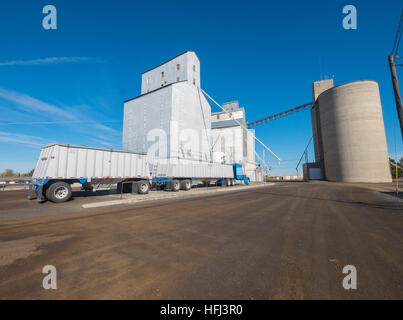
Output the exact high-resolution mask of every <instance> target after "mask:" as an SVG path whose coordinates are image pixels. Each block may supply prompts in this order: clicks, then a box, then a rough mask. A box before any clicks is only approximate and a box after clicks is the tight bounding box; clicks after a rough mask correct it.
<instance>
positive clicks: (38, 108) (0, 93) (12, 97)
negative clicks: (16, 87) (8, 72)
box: [0, 87, 75, 119]
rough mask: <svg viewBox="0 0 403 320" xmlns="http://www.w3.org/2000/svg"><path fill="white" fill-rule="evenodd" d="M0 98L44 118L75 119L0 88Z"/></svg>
mask: <svg viewBox="0 0 403 320" xmlns="http://www.w3.org/2000/svg"><path fill="white" fill-rule="evenodd" d="M0 98H3V99H6V100H8V101H11V102H13V103H15V104H17V105H19V106H22V107H23V109H25V111H33V112H38V113H42V114H44V115H45V116H49V115H54V116H58V117H61V118H63V119H66V118H67V119H75V116H74V115H73V114H71V113H69V112H66V111H64V110H63V109H61V108H59V107H57V106H55V105H52V104H49V103H46V102H43V101H40V100H38V99H35V98H33V97H31V96H29V95H27V94H24V93H19V92H15V91H11V90H7V89H4V88H1V87H0Z"/></svg>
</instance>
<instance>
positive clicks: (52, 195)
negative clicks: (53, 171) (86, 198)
mask: <svg viewBox="0 0 403 320" xmlns="http://www.w3.org/2000/svg"><path fill="white" fill-rule="evenodd" d="M71 194H72V190H71V186H70V185H69V184H68V183H67V182H63V181H60V182H55V183H52V184H51V185H50V186H49V187H48V188H47V189H46V192H45V195H46V198H47V199H48V200H50V201H52V202H56V203H60V202H65V201H67V200H69V199H70V198H71Z"/></svg>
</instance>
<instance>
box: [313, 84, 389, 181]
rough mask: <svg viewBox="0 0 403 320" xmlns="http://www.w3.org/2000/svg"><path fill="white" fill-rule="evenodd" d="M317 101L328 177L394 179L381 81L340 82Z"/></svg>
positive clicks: (330, 179)
mask: <svg viewBox="0 0 403 320" xmlns="http://www.w3.org/2000/svg"><path fill="white" fill-rule="evenodd" d="M318 103H319V117H320V127H321V135H322V144H323V145H322V147H323V153H324V167H325V174H326V179H327V180H329V181H341V182H391V181H392V178H391V173H390V167H389V156H388V150H387V146H386V137H385V128H384V124H383V116H382V105H381V99H380V96H379V87H378V83H377V82H376V81H357V82H351V83H347V84H344V85H341V86H337V87H334V88H331V89H329V90H327V91H325V92H323V93H322V94H321V95H320V96H319V97H318Z"/></svg>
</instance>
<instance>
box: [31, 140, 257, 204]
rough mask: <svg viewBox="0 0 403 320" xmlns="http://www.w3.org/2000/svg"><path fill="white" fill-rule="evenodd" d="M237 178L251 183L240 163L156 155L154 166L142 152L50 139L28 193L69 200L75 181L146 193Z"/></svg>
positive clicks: (85, 185)
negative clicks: (168, 157) (211, 161)
mask: <svg viewBox="0 0 403 320" xmlns="http://www.w3.org/2000/svg"><path fill="white" fill-rule="evenodd" d="M236 181H241V182H243V183H245V184H248V183H249V179H248V178H247V177H246V176H244V175H242V165H241V164H238V163H235V164H232V165H228V164H219V163H210V162H199V161H192V160H184V159H158V160H156V161H155V162H154V165H153V168H152V170H151V172H150V170H149V166H148V163H147V155H146V154H143V153H133V152H128V151H124V150H117V149H107V148H94V147H87V146H81V145H66V144H59V143H52V144H48V145H46V146H44V147H43V148H42V150H41V154H40V156H39V159H38V162H37V164H36V167H35V170H34V174H33V176H32V179H31V181H30V186H29V192H28V198H29V199H35V198H37V200H38V201H40V202H42V201H45V200H46V199H47V200H50V201H52V202H65V201H67V200H69V199H70V198H71V196H72V188H71V185H72V184H76V183H78V184H81V189H82V190H86V191H97V190H104V189H108V190H109V189H110V188H111V187H112V186H115V185H116V186H117V189H118V191H119V192H123V191H128V192H132V193H139V194H146V193H148V192H149V190H150V188H151V187H162V188H163V189H164V190H167V191H179V190H181V189H182V190H185V191H187V190H190V189H191V187H192V185H193V184H196V183H200V182H202V183H204V184H205V185H208V184H209V183H212V182H213V183H215V184H218V185H222V186H232V185H234V184H235V183H236ZM125 189H126V190H125Z"/></svg>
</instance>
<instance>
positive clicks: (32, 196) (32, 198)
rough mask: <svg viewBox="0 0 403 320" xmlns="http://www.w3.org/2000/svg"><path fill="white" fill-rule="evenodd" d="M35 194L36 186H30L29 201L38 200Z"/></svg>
mask: <svg viewBox="0 0 403 320" xmlns="http://www.w3.org/2000/svg"><path fill="white" fill-rule="evenodd" d="M34 193H35V191H34V185H32V184H30V185H29V190H28V200H34V199H35V198H36V194H34Z"/></svg>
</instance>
